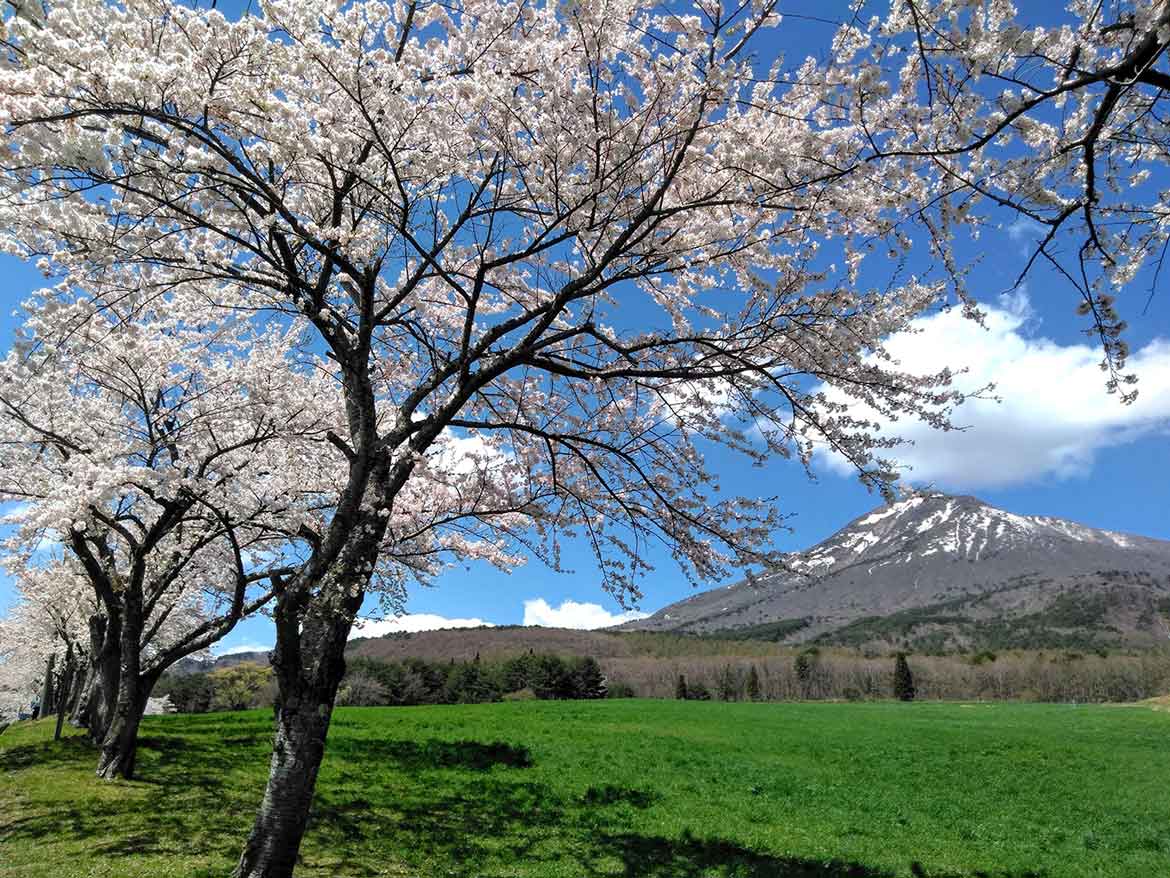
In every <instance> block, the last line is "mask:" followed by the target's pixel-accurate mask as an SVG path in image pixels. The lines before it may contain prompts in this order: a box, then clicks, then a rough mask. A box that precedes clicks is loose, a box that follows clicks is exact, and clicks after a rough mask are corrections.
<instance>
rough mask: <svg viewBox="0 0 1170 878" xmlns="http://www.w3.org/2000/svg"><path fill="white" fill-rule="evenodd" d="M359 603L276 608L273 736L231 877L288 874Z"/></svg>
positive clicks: (291, 603)
mask: <svg viewBox="0 0 1170 878" xmlns="http://www.w3.org/2000/svg"><path fill="white" fill-rule="evenodd" d="M361 598H362V595H361V592H360V591H359V593H358V594H357V596H356V597H347V598H345V599H344V601H343V603H342V606H340V607H336V608H332V609H334V613H336V615H334V614H332V613H328V612H321V611H320V609H319V608H317V607H314V608H313V609H312V610H310V611H309V612H308V613H303V611H302V607H301V606H300V605H298V603H297V601H296V599H295V598H294V597H291V596H290V597H287V598H285V599H283V600H280V601H278V602H277V606H276V612H275V621H276V650H275V651H274V652H273V654H272V665H273V670H274V671H275V672H276V679H277V682H278V684H279V690H280V704H279V705H278V708H277V712H276V737H275V740H274V742H273V747H272V761H271V764H270V766H269V775H268V786H267V788H266V789H265V791H264V799H263V801H262V802H261V804H260V811H259V813H258V814H257V815H256V822H255V823H254V825H253V826H252V832H251V834H250V835H249V836H248V842H247V845H246V846H245V847H244V853H243V855H242V856H241V857H240V862H239V865H237V866H236V871H235V872H234V873H233V874H234V878H291V876H292V874H293V866H294V865H295V864H296V861H297V856H298V852H299V851H300V846H301V839H302V837H303V836H304V834H305V828H306V826H307V825H308V822H309V808H310V806H311V805H312V801H313V790H314V788H315V787H316V784H317V772H318V771H319V769H320V768H321V760H322V758H323V757H324V755H325V738H326V735H327V734H328V732H329V721H330V719H331V718H332V715H333V700H334V698H335V697H336V696H337V687H338V685H339V684H340V683H341V678H342V677H344V676H345V643H346V639H347V638H348V636H349V630H350V627H351V626H352V624H353V618H354V616H355V615H356V613H357V611H358V609H359V608H360V607H361ZM314 610H315V611H316V612H314ZM338 610H340V612H338ZM302 617H304V618H305V621H304V623H303V625H301V624H300V619H301V618H302ZM298 628H300V630H298Z"/></svg>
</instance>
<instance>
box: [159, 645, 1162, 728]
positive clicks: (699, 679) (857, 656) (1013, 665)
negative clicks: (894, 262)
mask: <svg viewBox="0 0 1170 878" xmlns="http://www.w3.org/2000/svg"><path fill="white" fill-rule="evenodd" d="M897 655H905V656H906V660H907V665H908V667H909V669H910V671H911V672H912V674H913V681H914V690H915V693H916V698H918V699H920V700H921V699H927V700H954V701H976V700H1022V701H1052V702H1080V703H1088V702H1132V701H1140V700H1143V699H1146V698H1151V697H1154V696H1158V695H1163V694H1165V693H1166V692H1168V691H1170V650H1166V649H1162V650H1145V651H1130V652H1111V651H1109V650H1107V649H1104V648H1101V647H1098V648H1096V649H1095V650H1093V651H1080V650H1076V649H1054V650H1031V651H1023V650H1009V651H995V650H980V651H978V652H973V653H965V654H947V655H931V654H922V653H918V652H914V651H907V650H902V649H894V650H889V651H885V652H880V651H876V650H873V649H872V648H870V649H867V650H859V649H850V648H843V647H832V646H819V645H812V646H807V647H800V646H797V647H793V646H785V645H782V644H779V643H775V642H769V641H767V640H763V639H760V640H752V639H747V640H735V639H730V638H728V637H711V636H707V637H698V636H693V635H678V634H664V633H654V632H608V631H570V630H565V629H542V628H521V627H512V628H508V627H500V628H479V629H459V630H444V631H428V632H420V633H413V634H394V635H390V636H387V637H382V638H375V639H367V640H359V641H355V642H354V643H353V644H352V646H351V649H350V653H349V655H348V657H347V673H346V676H345V679H344V680H343V682H342V684H341V686H340V688H339V691H338V696H337V703H338V704H340V705H414V704H457V703H479V702H489V701H499V700H513V699H574V698H605V697H611V698H613V697H642V698H674V697H679V696H680V695H682V694H683V690H684V689H685V697H688V698H696V699H703V698H710V699H713V700H725V701H742V700H777V701H779V700H882V699H892V698H895V697H896V691H895V673H894V669H895V662H896V656H897ZM257 660H258V661H257ZM263 662H264V657H263V656H262V655H259V656H256V657H254V660H253V661H252V662H248V663H230V664H229V663H227V662H225V666H223V667H219V668H217V669H215V670H213V671H211V672H210V673H195V674H175V675H167V676H165V677H164V678H163V679H162V680H161V681H160V682H159V685H158V687H157V688H156V690H155V693H154V694H155V695H156V696H161V695H168V696H169V697H170V699H171V703H172V704H173V705H174V706H175V707H176V708H177V709H179V710H180V711H184V712H200V711H208V710H226V709H240V708H246V707H262V706H268V705H271V704H272V703H273V700H274V698H275V686H274V685H273V683H272V680H271V672H270V671H269V669H268V668H267V667H266V666H264V664H263Z"/></svg>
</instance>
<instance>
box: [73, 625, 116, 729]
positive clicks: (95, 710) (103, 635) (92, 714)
mask: <svg viewBox="0 0 1170 878" xmlns="http://www.w3.org/2000/svg"><path fill="white" fill-rule="evenodd" d="M121 635H122V625H121V622H120V621H119V620H118V619H117V618H113V619H111V618H108V617H106V616H93V617H92V618H91V619H90V620H89V638H90V644H91V647H92V650H91V652H90V655H91V656H92V657H93V658H92V660H91V661H92V666H91V668H90V672H91V674H92V677H91V679H90V682H89V685H88V687H87V690H86V694H85V696H84V701H85V704H84V706H83V708H84V709H83V713H82V723H81V724H82V725H84V726H85V727H86V728H87V729H89V736H90V738H91V739H92V740H93V742H94V743H95V744H100V743H101V742H102V741H103V740H105V737H106V731H107V730H108V729H109V726H110V722H111V720H112V719H113V716H114V710H115V706H116V705H117V700H118V684H119V680H120V679H121V676H122V666H121V663H120V661H119V652H120V649H119V647H120V641H121Z"/></svg>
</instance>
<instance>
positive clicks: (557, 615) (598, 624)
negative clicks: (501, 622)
mask: <svg viewBox="0 0 1170 878" xmlns="http://www.w3.org/2000/svg"><path fill="white" fill-rule="evenodd" d="M649 615H650V614H649V613H639V612H637V611H635V610H627V611H626V612H624V613H611V612H609V611H608V610H606V609H605V607H603V606H601V605H600V604H588V603H578V602H577V601H569V600H567V601H563V602H562V603H561V605H560V606H559V607H555V608H554V607H550V606H549V604H548V601H546V600H545V599H544V598H536V599H534V600H529V601H525V602H524V624H525V625H541V626H543V627H545V628H580V629H584V630H587V631H591V630H593V629H594V628H607V627H609V626H610V625H620V624H621V623H622V622H632V621H633V620H634V619H645V618H646V617H647V616H649Z"/></svg>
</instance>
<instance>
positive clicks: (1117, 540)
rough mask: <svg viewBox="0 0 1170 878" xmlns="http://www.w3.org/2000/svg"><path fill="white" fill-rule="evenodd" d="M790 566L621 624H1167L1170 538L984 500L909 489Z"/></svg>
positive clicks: (954, 644) (880, 635) (1102, 631)
mask: <svg viewBox="0 0 1170 878" xmlns="http://www.w3.org/2000/svg"><path fill="white" fill-rule="evenodd" d="M787 564H788V568H789V569H788V570H784V571H778V572H775V573H769V574H765V575H762V576H758V577H753V578H749V579H747V580H744V581H742V582H739V583H736V584H734V585H730V586H726V587H723V588H718V589H713V590H710V591H706V592H702V593H700V594H697V595H695V596H694V597H691V598H688V599H686V600H683V601H679V602H678V603H675V604H671V605H670V606H667V607H664V608H663V609H661V610H659V611H658V612H657V613H655V614H654V615H652V616H650V617H649V618H646V619H642V620H639V621H637V622H630V623H627V624H626V625H624V626H622V628H623V629H625V630H644V631H671V632H689V633H696V634H710V633H715V632H720V633H722V634H724V635H725V636H727V635H732V636H737V637H760V638H765V639H769V640H776V641H779V642H785V643H807V642H816V643H824V644H839V645H843V646H858V647H861V646H868V647H890V646H906V647H910V648H913V649H918V650H942V649H981V648H997V649H1050V648H1051V649H1064V648H1076V649H1085V648H1096V647H1101V648H1114V647H1148V646H1154V645H1156V644H1159V643H1165V642H1166V639H1167V635H1168V634H1170V627H1168V626H1167V621H1166V619H1165V616H1166V614H1168V613H1170V542H1167V541H1164V540H1155V539H1150V538H1147V537H1140V536H1133V535H1129V534H1120V533H1114V532H1112V531H1104V530H1097V529H1094V528H1089V527H1085V526H1083V525H1080V524H1076V523H1074V522H1071V521H1066V520H1063V519H1059V518H1049V517H1041V516H1022V515H1015V514H1013V513H1011V512H1006V511H1004V510H1002V509H997V508H995V507H994V506H990V505H988V504H987V503H984V502H982V501H980V500H978V499H976V498H974V497H956V496H951V495H947V494H943V493H939V492H925V493H919V494H915V495H912V496H910V497H907V498H904V499H902V500H899V501H898V502H896V503H894V504H892V505H888V506H884V507H881V508H879V509H876V510H874V511H873V512H871V513H869V514H867V515H864V516H862V517H860V518H858V519H856V520H854V521H852V522H850V523H849V524H848V525H847V526H845V527H844V528H842V529H841V530H840V531H838V532H837V533H835V534H834V535H833V536H831V537H829V538H828V539H827V540H825V541H824V542H822V543H819V544H817V545H816V546H813V547H812V548H811V549H809V550H807V551H805V552H800V553H795V554H793V555H791V556H789V557H788V559H787Z"/></svg>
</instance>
